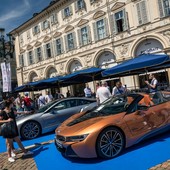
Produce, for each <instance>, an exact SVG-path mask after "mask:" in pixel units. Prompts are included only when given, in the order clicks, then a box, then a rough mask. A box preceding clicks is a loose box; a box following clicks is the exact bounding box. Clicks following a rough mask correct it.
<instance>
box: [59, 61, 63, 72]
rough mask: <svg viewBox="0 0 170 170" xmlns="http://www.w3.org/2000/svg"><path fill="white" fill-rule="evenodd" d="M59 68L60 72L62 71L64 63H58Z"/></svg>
mask: <svg viewBox="0 0 170 170" xmlns="http://www.w3.org/2000/svg"><path fill="white" fill-rule="evenodd" d="M59 67H60V71H62V70H64V63H60V65H59Z"/></svg>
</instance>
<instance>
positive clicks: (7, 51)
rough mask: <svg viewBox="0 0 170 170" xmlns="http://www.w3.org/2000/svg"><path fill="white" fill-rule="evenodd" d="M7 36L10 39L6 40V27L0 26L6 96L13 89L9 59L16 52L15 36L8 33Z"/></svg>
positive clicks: (0, 51)
mask: <svg viewBox="0 0 170 170" xmlns="http://www.w3.org/2000/svg"><path fill="white" fill-rule="evenodd" d="M6 36H7V37H8V38H9V40H8V41H6V40H5V29H4V28H0V58H1V61H2V62H1V72H2V80H3V81H2V82H3V92H4V93H5V97H6V95H7V93H8V92H10V91H11V67H10V63H9V62H7V60H8V59H9V58H12V56H13V52H14V44H13V40H14V39H13V37H12V35H11V34H6Z"/></svg>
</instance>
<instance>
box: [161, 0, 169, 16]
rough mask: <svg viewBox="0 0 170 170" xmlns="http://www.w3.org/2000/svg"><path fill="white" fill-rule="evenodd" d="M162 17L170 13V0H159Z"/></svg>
mask: <svg viewBox="0 0 170 170" xmlns="http://www.w3.org/2000/svg"><path fill="white" fill-rule="evenodd" d="M158 5H159V12H160V17H166V16H169V15H170V0H158Z"/></svg>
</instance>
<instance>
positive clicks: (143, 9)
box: [140, 1, 148, 24]
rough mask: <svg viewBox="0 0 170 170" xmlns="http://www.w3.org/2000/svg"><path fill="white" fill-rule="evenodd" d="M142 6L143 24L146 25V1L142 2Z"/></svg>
mask: <svg viewBox="0 0 170 170" xmlns="http://www.w3.org/2000/svg"><path fill="white" fill-rule="evenodd" d="M140 4H141V10H142V21H143V24H145V23H147V22H148V14H147V8H146V1H142V2H141V3H140Z"/></svg>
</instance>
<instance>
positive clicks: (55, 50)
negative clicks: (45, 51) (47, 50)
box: [53, 39, 57, 57]
mask: <svg viewBox="0 0 170 170" xmlns="http://www.w3.org/2000/svg"><path fill="white" fill-rule="evenodd" d="M53 50H54V57H55V56H56V55H57V43H56V39H55V40H53Z"/></svg>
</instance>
